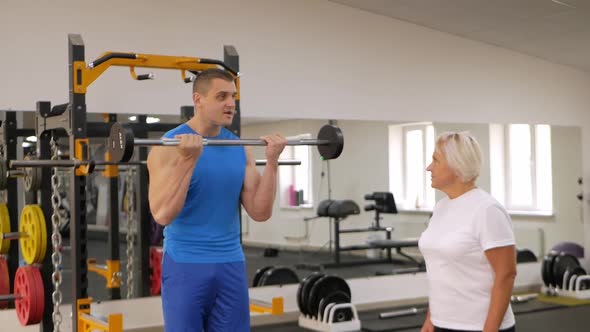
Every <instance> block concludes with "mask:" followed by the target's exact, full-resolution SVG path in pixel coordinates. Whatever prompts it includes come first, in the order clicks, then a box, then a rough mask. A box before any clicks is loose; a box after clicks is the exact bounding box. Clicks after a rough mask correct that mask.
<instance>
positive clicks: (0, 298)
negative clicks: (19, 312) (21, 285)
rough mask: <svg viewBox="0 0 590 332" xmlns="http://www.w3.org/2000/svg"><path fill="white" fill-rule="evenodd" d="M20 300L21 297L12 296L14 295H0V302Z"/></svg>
mask: <svg viewBox="0 0 590 332" xmlns="http://www.w3.org/2000/svg"><path fill="white" fill-rule="evenodd" d="M21 298H22V296H21V295H14V294H7V295H0V302H3V301H14V300H18V299H21Z"/></svg>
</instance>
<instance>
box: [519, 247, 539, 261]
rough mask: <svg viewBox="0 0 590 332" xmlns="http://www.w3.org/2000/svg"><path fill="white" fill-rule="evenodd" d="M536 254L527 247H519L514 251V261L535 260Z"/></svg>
mask: <svg viewBox="0 0 590 332" xmlns="http://www.w3.org/2000/svg"><path fill="white" fill-rule="evenodd" d="M536 261H537V256H536V255H535V254H534V253H533V252H532V251H530V250H529V249H519V250H517V251H516V263H529V262H536Z"/></svg>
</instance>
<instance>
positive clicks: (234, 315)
mask: <svg viewBox="0 0 590 332" xmlns="http://www.w3.org/2000/svg"><path fill="white" fill-rule="evenodd" d="M162 307H163V311H164V330H165V331H166V332H186V331H195V332H202V331H206V332H230V331H231V332H242V331H250V304H249V300H248V281H247V280H246V264H245V262H233V263H177V262H175V261H174V260H172V258H170V256H168V255H167V254H164V258H163V261H162Z"/></svg>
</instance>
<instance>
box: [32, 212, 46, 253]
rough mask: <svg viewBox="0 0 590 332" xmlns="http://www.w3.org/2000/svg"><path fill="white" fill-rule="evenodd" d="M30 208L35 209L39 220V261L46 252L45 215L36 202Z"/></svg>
mask: <svg viewBox="0 0 590 332" xmlns="http://www.w3.org/2000/svg"><path fill="white" fill-rule="evenodd" d="M32 209H33V210H35V212H36V213H37V217H38V218H39V220H41V224H42V225H43V226H42V227H41V242H40V243H41V251H40V252H39V257H38V258H37V261H38V262H39V263H41V262H43V260H44V259H45V254H46V253H47V223H46V222H45V215H44V214H43V209H42V208H41V206H40V205H38V204H33V205H32Z"/></svg>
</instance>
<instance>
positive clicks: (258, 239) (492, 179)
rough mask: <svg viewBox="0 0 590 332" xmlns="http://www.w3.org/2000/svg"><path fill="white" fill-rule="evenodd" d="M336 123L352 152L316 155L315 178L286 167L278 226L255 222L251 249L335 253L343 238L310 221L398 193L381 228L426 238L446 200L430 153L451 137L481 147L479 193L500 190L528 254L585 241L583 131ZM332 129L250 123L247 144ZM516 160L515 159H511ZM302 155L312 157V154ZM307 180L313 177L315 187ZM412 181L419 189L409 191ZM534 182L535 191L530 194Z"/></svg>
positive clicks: (349, 239) (348, 240)
mask: <svg viewBox="0 0 590 332" xmlns="http://www.w3.org/2000/svg"><path fill="white" fill-rule="evenodd" d="M336 122H337V124H338V126H339V127H340V128H341V129H342V131H343V133H344V142H345V143H344V151H343V153H342V155H341V156H340V158H338V159H335V160H330V161H328V162H327V161H322V160H320V158H319V155H318V153H317V151H315V148H312V149H311V150H310V153H309V158H310V159H309V165H308V166H304V165H302V166H297V167H299V168H303V167H308V169H307V172H306V171H305V170H300V171H290V172H289V171H288V170H287V167H285V168H281V169H280V174H281V181H280V182H281V183H280V184H279V185H278V187H279V191H278V193H277V202H276V204H275V208H274V212H273V217H272V219H271V222H267V223H256V222H252V221H250V220H248V218H247V216H245V217H244V219H243V231H244V243H246V244H248V243H255V244H261V243H262V244H265V245H269V246H277V247H282V246H289V247H293V248H305V249H309V250H317V249H318V248H323V247H325V246H328V245H333V243H331V242H330V241H332V240H333V234H331V232H330V231H329V230H330V226H329V223H328V220H327V219H326V218H318V219H314V220H310V221H308V222H305V221H304V218H306V217H312V216H314V215H315V214H316V211H315V209H314V207H317V206H318V203H319V202H320V201H322V200H324V199H327V198H329V197H331V198H333V199H350V200H353V201H355V202H356V203H357V204H358V205H359V206H360V207H361V210H362V207H363V205H365V204H370V203H371V202H370V201H366V200H365V199H364V196H365V195H366V194H369V193H372V192H375V191H390V192H392V193H393V194H394V197H395V201H396V203H397V207H398V210H399V213H398V214H383V215H382V218H383V219H382V221H381V226H383V225H385V226H390V227H393V229H394V230H393V233H392V238H394V239H404V238H409V237H418V236H419V235H420V234H421V232H422V231H423V230H424V228H425V226H426V223H427V221H428V219H429V213H430V211H431V209H432V205H433V204H434V202H435V201H436V200H438V199H440V198H441V197H442V195H443V194H442V193H440V192H436V193H434V196H432V194H431V193H428V191H429V190H428V189H429V188H430V183H429V179H430V177H429V173H428V174H427V173H426V172H424V168H425V167H426V166H427V165H428V164H429V163H430V155H431V153H426V151H427V150H430V151H431V150H432V148H433V145H434V139H435V138H436V136H437V135H438V134H440V133H442V132H445V131H469V132H471V133H472V134H473V135H474V136H475V137H476V139H477V140H478V142H479V143H480V146H481V149H482V154H483V156H484V158H483V159H484V160H483V164H482V168H481V173H480V176H479V179H478V181H477V184H478V186H479V187H480V188H482V189H484V190H486V191H488V192H490V191H493V192H494V196H495V197H499V198H500V199H501V201H502V203H504V205H505V206H508V207H509V210H510V212H511V218H512V220H513V225H514V229H515V235H516V239H517V245H518V246H519V247H521V248H529V249H531V250H532V251H533V252H534V253H535V254H536V255H537V256H538V257H541V258H542V256H543V255H544V254H545V253H546V252H547V251H548V250H550V249H551V247H552V246H553V245H555V244H556V243H558V242H561V241H573V242H578V243H583V241H584V239H583V222H582V205H581V202H580V200H579V199H578V198H577V197H576V196H577V195H578V194H579V192H580V191H581V187H580V185H579V184H578V177H580V176H581V174H582V159H581V129H580V128H578V127H563V126H534V125H516V126H515V125H509V124H494V125H490V124H468V123H393V122H383V121H351V120H339V121H336ZM327 123H328V120H305V119H293V120H282V121H277V120H276V119H244V120H243V122H242V137H248V138H254V137H259V136H261V135H263V134H266V133H272V132H280V133H282V134H283V135H284V136H295V135H302V134H309V135H311V136H312V137H315V136H316V134H317V132H318V131H319V129H320V128H321V126H323V125H325V124H327ZM510 139H512V140H510ZM535 146H536V147H537V148H536V149H535ZM526 149H528V151H531V157H532V158H533V160H532V163H531V159H530V158H529V157H528V156H527V155H526V154H523V153H522V151H527V150H526ZM510 151H515V152H513V153H512V154H511V153H510ZM255 153H256V157H257V158H262V157H263V154H264V149H257V150H255ZM300 155H303V156H305V154H304V153H303V154H301V153H300ZM510 157H511V158H512V166H513V167H512V168H510V165H511V163H510V159H509V158H510ZM523 157H526V158H523ZM519 158H520V159H519ZM534 158H536V159H534ZM535 160H536V161H537V162H536V163H534V161H535ZM527 163H528V164H527ZM523 165H524V166H523ZM297 167H294V168H297ZM523 167H524V168H523ZM283 173H287V175H284V174H283ZM300 173H306V174H307V176H308V177H309V179H307V178H306V177H305V176H301V175H300ZM535 175H537V176H536V178H535ZM527 176H528V177H527ZM531 176H533V177H532V178H531ZM301 178H303V179H302V180H301ZM420 179H424V181H425V182H426V183H425V185H424V184H422V185H420V184H421V183H422V182H421V180H420ZM507 179H508V181H507ZM300 180H301V181H300ZM510 180H511V181H510ZM523 180H524V181H523ZM412 181H414V182H413V183H417V185H413V186H411V185H404V183H407V182H412ZM294 182H295V183H297V186H298V188H295V190H296V191H299V190H304V192H305V191H309V192H310V194H309V195H306V197H309V199H304V200H303V203H304V204H301V205H298V206H297V204H292V203H293V200H292V199H291V200H290V201H289V199H286V198H285V197H290V196H291V193H290V192H292V189H290V186H291V185H293V183H294ZM527 183H528V187H526V186H525V185H523V184H527ZM523 187H526V188H523ZM519 188H520V189H519ZM507 197H510V199H512V200H511V201H509V199H508V198H507ZM429 203H430V204H429ZM510 206H512V208H511V207H510ZM324 219H325V220H324ZM373 219H374V213H373V212H372V211H368V212H365V211H361V213H360V214H359V215H352V216H349V217H348V218H346V219H345V220H344V221H343V222H341V228H357V227H369V226H371V224H373V223H374V220H373ZM370 235H371V234H370V233H355V234H349V235H346V236H342V238H341V241H342V244H343V245H354V244H364V243H366V241H367V240H370V238H369V237H370ZM373 236H376V235H373ZM381 236H383V234H382V235H381ZM358 254H365V253H363V252H359V253H358ZM367 255H369V253H367Z"/></svg>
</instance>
